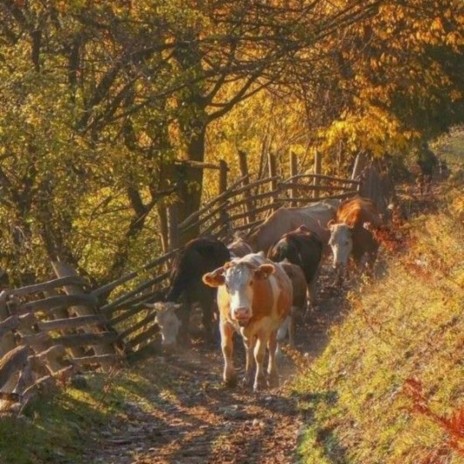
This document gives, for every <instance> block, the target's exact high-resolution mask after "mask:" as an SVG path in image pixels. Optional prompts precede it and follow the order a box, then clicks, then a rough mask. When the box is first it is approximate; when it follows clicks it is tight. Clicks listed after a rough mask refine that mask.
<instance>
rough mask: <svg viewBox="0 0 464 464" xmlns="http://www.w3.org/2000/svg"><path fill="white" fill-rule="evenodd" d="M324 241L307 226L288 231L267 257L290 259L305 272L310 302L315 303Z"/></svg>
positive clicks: (273, 259)
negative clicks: (316, 284)
mask: <svg viewBox="0 0 464 464" xmlns="http://www.w3.org/2000/svg"><path fill="white" fill-rule="evenodd" d="M323 246H324V245H323V243H322V241H321V240H320V239H319V237H318V236H317V235H316V234H314V233H313V232H311V231H310V230H309V229H308V228H307V227H306V226H300V227H298V228H297V229H295V230H293V231H291V232H288V233H286V234H284V235H283V236H282V238H281V239H280V240H279V241H278V242H277V243H276V244H275V245H274V246H273V247H272V248H270V249H269V251H268V253H267V257H268V258H269V259H271V260H272V261H275V262H279V261H282V260H284V259H288V261H290V262H291V263H293V264H297V265H298V266H300V267H301V269H302V270H303V272H304V275H305V278H306V283H307V285H308V291H309V302H310V304H311V305H314V304H315V293H316V292H315V283H316V277H317V274H318V270H319V265H320V263H321V259H322V253H323Z"/></svg>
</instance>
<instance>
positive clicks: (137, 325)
mask: <svg viewBox="0 0 464 464" xmlns="http://www.w3.org/2000/svg"><path fill="white" fill-rule="evenodd" d="M155 317H156V313H155V312H154V311H153V312H152V313H151V314H147V315H146V316H145V317H144V318H143V319H142V320H141V321H139V322H136V323H135V324H132V325H131V326H130V327H128V328H127V329H126V330H123V331H122V332H120V333H119V337H120V338H122V339H123V340H124V339H125V338H126V337H128V336H129V335H130V334H132V333H134V332H136V331H137V330H139V329H141V328H142V327H143V326H145V325H147V324H148V323H150V322H153V321H154V320H155Z"/></svg>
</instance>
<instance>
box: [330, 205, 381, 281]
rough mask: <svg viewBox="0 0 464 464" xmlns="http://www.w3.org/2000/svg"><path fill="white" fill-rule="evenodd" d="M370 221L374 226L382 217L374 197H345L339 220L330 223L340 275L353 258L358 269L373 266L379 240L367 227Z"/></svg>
mask: <svg viewBox="0 0 464 464" xmlns="http://www.w3.org/2000/svg"><path fill="white" fill-rule="evenodd" d="M366 223H370V224H372V226H374V227H377V226H380V225H381V223H382V219H381V216H380V215H379V213H378V212H377V209H376V207H375V205H374V203H373V202H372V201H371V200H370V199H368V198H364V197H360V196H356V197H354V198H352V199H349V200H345V201H344V202H343V203H342V204H341V205H340V206H339V208H338V210H337V215H336V218H335V220H334V221H333V222H330V223H329V224H328V226H329V229H330V240H329V245H330V247H331V249H332V254H333V267H334V268H335V269H336V270H337V271H338V276H339V277H340V278H341V277H342V275H343V273H344V272H345V270H346V266H347V264H348V260H349V259H350V258H352V259H353V261H354V262H355V264H356V265H357V266H358V268H360V269H362V268H363V267H364V266H367V267H368V268H369V269H370V270H371V269H372V266H373V264H374V262H375V259H376V257H377V251H378V248H379V243H378V241H377V240H376V239H375V237H374V235H373V234H372V232H371V231H370V230H368V228H366V227H364V225H365V224H366Z"/></svg>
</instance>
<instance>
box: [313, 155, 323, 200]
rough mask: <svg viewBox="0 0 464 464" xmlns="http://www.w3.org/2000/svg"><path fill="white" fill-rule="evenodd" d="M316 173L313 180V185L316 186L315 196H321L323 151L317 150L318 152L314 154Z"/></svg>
mask: <svg viewBox="0 0 464 464" xmlns="http://www.w3.org/2000/svg"><path fill="white" fill-rule="evenodd" d="M314 174H316V176H315V177H314V180H313V185H314V187H316V188H315V189H314V198H319V188H318V187H319V185H320V183H321V179H320V177H318V176H320V175H321V174H322V156H321V153H320V152H319V151H317V152H316V154H315V155H314Z"/></svg>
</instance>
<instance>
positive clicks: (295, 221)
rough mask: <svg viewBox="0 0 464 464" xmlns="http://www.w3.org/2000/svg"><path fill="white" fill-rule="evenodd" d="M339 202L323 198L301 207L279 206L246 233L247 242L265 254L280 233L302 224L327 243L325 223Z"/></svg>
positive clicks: (327, 232)
mask: <svg viewBox="0 0 464 464" xmlns="http://www.w3.org/2000/svg"><path fill="white" fill-rule="evenodd" d="M339 203H340V200H323V201H319V202H317V203H313V204H312V205H309V206H305V207H302V208H279V209H278V210H276V211H274V213H272V214H271V215H270V216H269V217H268V218H267V219H266V221H264V222H263V223H262V224H261V225H260V226H259V227H258V229H256V230H255V231H253V232H252V233H251V234H250V235H248V237H247V242H248V243H249V244H250V246H251V248H252V249H253V250H254V251H255V252H257V251H264V253H265V254H267V252H268V251H269V248H271V247H272V245H274V243H276V242H277V241H278V240H279V239H280V238H281V237H282V235H284V234H286V233H287V232H290V231H292V230H295V229H296V228H297V227H299V226H301V225H304V226H306V227H307V228H308V229H309V230H310V231H311V232H313V233H314V234H316V235H317V236H318V237H319V239H320V240H321V241H322V243H323V244H324V245H327V242H328V240H329V237H330V232H329V231H328V229H327V223H328V222H329V221H330V220H331V219H334V218H335V214H336V212H337V207H338V204H339Z"/></svg>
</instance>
